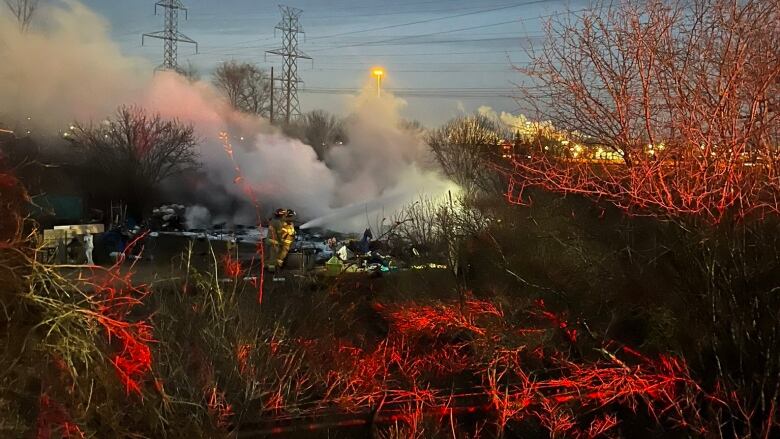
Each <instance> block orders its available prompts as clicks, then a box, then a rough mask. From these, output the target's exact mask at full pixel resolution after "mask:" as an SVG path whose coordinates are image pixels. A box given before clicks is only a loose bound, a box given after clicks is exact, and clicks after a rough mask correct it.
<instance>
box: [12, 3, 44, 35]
mask: <svg viewBox="0 0 780 439" xmlns="http://www.w3.org/2000/svg"><path fill="white" fill-rule="evenodd" d="M38 1H39V0H5V4H6V5H7V6H8V9H10V10H11V13H12V14H14V17H16V20H17V21H18V22H19V26H20V27H21V28H22V30H23V31H24V30H27V28H28V27H29V26H30V22H31V21H32V18H33V15H35V11H36V10H37V9H38Z"/></svg>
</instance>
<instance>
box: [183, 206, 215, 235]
mask: <svg viewBox="0 0 780 439" xmlns="http://www.w3.org/2000/svg"><path fill="white" fill-rule="evenodd" d="M184 225H185V226H186V227H187V230H192V229H208V228H209V227H211V212H209V210H208V209H207V208H206V207H204V206H200V205H195V206H189V207H187V209H186V210H185V211H184Z"/></svg>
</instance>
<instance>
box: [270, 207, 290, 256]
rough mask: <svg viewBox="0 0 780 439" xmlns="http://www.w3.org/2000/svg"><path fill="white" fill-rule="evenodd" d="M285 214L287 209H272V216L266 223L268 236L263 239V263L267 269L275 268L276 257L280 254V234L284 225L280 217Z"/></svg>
mask: <svg viewBox="0 0 780 439" xmlns="http://www.w3.org/2000/svg"><path fill="white" fill-rule="evenodd" d="M286 214H287V209H276V210H275V211H274V217H273V218H272V219H271V221H270V222H269V223H268V236H267V237H266V239H265V242H266V248H265V258H266V264H265V265H266V267H268V270H269V271H274V270H275V269H276V259H277V257H278V256H279V254H281V244H282V241H281V239H280V235H281V232H282V227H283V225H284V224H283V223H282V219H283V218H284V216H285V215H286Z"/></svg>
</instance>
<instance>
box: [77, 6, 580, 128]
mask: <svg viewBox="0 0 780 439" xmlns="http://www.w3.org/2000/svg"><path fill="white" fill-rule="evenodd" d="M84 3H85V4H87V5H88V6H90V7H91V8H92V9H94V10H95V11H96V12H98V13H99V14H101V15H103V16H105V17H106V18H107V19H108V20H109V21H110V22H111V25H112V35H113V37H114V39H115V40H116V41H117V42H119V43H120V44H121V47H122V50H123V51H124V52H125V53H126V54H129V55H134V56H143V57H145V58H148V59H149V60H150V61H152V62H153V63H155V64H158V63H159V62H160V61H161V59H162V42H161V41H159V40H147V43H146V45H145V46H143V47H142V46H141V34H142V33H144V32H153V31H156V30H160V29H162V27H163V17H162V16H157V17H155V16H154V1H152V0H143V1H139V0H135V1H132V2H128V1H122V2H118V1H106V0H84ZM277 3H278V2H276V1H273V2H272V1H258V0H221V1H215V0H184V4H185V6H186V7H187V8H188V9H189V20H187V21H184V19H183V18H182V19H181V21H180V31H181V32H182V33H184V34H186V35H187V36H189V37H191V38H193V39H194V40H196V41H198V43H199V44H200V53H199V54H197V55H196V54H195V50H194V47H190V46H189V45H186V44H183V45H180V47H179V63H180V64H182V65H186V63H187V62H188V61H189V62H192V63H193V64H194V65H195V66H196V67H197V68H198V69H199V70H200V72H201V73H202V74H203V76H204V77H205V76H206V75H208V74H209V73H210V71H211V70H212V69H213V68H214V67H215V66H216V65H217V64H218V63H219V62H220V61H224V60H238V61H249V62H254V63H257V64H259V65H261V66H262V67H265V68H270V67H271V66H277V67H279V66H281V62H280V59H279V58H278V57H275V56H271V55H269V56H267V57H266V55H265V53H264V52H265V51H266V50H269V49H274V48H278V47H280V46H281V33H279V32H277V33H276V36H274V26H275V25H276V24H277V23H278V22H279V19H280V17H281V16H280V12H279V9H278V6H277ZM285 4H287V5H289V6H294V7H298V8H301V9H303V11H304V12H303V15H302V20H301V24H302V25H303V27H304V30H305V31H306V36H305V41H304V40H302V41H301V43H300V49H301V50H303V51H304V52H305V53H307V54H308V55H310V56H311V57H312V58H313V63H312V62H311V61H305V60H301V61H300V62H299V72H300V77H301V79H302V80H303V81H304V82H305V83H304V84H303V88H304V89H306V88H309V89H314V90H316V89H320V91H322V90H321V89H354V88H358V87H361V86H362V85H364V84H365V83H366V81H368V80H370V77H369V69H370V67H371V66H374V65H381V66H383V67H385V68H386V70H387V77H386V81H385V86H386V87H389V88H404V89H406V88H409V89H414V90H423V91H426V92H428V93H431V92H433V93H435V94H438V95H441V94H447V97H424V98H421V97H405V99H406V100H407V102H408V104H409V105H408V106H407V108H406V109H405V110H404V116H405V117H407V118H411V119H418V120H421V121H422V122H424V123H426V124H429V125H433V124H439V123H441V122H443V121H445V120H447V119H449V118H450V117H453V116H455V115H457V114H460V113H461V112H462V111H464V110H465V111H467V112H470V111H473V110H475V109H476V108H478V107H479V106H481V105H488V106H491V107H493V108H494V109H496V110H503V111H516V109H517V107H518V105H517V103H516V102H515V101H514V100H513V99H511V98H507V97H499V96H500V95H508V94H510V93H512V89H513V88H515V85H513V84H517V83H521V82H522V81H523V78H522V76H521V75H520V74H519V73H517V72H516V71H513V70H512V64H515V65H521V64H522V63H523V62H525V61H526V60H527V57H526V54H525V50H526V48H528V47H529V44H532V43H534V42H536V43H538V42H539V41H540V36H541V35H542V25H543V22H544V20H545V19H546V18H547V17H549V16H550V15H551V14H555V13H557V12H562V11H565V10H567V9H576V8H577V6H578V5H577V4H572V3H571V2H562V1H551V0H542V1H538V0H537V1H529V0H526V1H514V2H512V1H507V0H484V1H473V0H421V1H411V0H400V1H397V2H384V1H378V0H360V1H357V0H329V1H324V0H296V1H292V2H288V3H285ZM580 7H581V6H580ZM452 87H457V88H459V89H460V90H459V91H457V92H455V93H452V92H449V94H448V93H442V92H440V91H439V90H438V89H442V88H452ZM431 89H434V91H432V90H431ZM453 94H457V95H458V96H453ZM463 95H469V96H463ZM300 99H301V105H302V108H301V109H302V111H309V110H312V109H314V108H324V109H327V110H330V111H334V112H340V111H343V109H344V108H345V106H344V105H343V101H344V99H345V97H344V95H343V94H322V93H317V94H314V93H307V92H305V90H303V91H302V92H301V94H300Z"/></svg>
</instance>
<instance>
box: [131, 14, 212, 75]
mask: <svg viewBox="0 0 780 439" xmlns="http://www.w3.org/2000/svg"><path fill="white" fill-rule="evenodd" d="M158 7H159V8H163V9H165V29H163V30H161V31H157V32H151V33H146V34H143V36H141V45H142V46H143V44H144V40H145V39H146V38H147V37H149V38H157V39H159V40H163V41H165V51H164V54H163V62H162V64H161V65H160V66H159V67H157V70H173V71H176V72H180V71H181V69H180V68H179V63H178V59H177V58H178V46H179V42H182V43H191V44H194V45H195V53H198V43H197V42H196V41H195V40H193V39H192V38H190V37H188V36H186V35H184V34H183V33H181V32H179V11H184V19H185V20H186V19H187V8H185V7H184V5H183V4H182V2H181V0H160V1H158V2H157V3H155V4H154V15H157V8H158Z"/></svg>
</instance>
